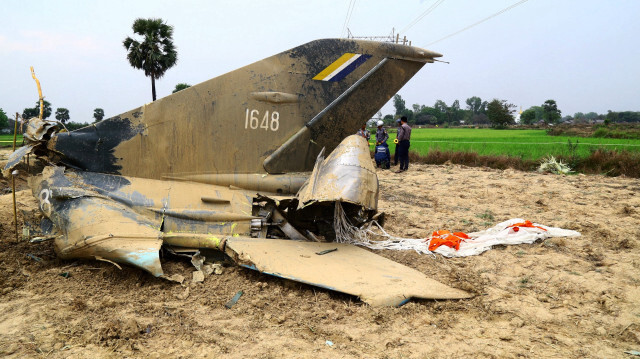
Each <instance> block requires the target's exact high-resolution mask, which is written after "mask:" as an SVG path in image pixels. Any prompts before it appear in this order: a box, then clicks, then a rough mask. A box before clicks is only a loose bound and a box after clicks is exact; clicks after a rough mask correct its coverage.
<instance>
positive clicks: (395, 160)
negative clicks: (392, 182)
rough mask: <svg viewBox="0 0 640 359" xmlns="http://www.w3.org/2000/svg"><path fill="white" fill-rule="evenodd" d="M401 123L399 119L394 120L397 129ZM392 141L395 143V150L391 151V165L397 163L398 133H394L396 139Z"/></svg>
mask: <svg viewBox="0 0 640 359" xmlns="http://www.w3.org/2000/svg"><path fill="white" fill-rule="evenodd" d="M401 125H402V123H401V122H400V119H397V120H396V126H398V130H400V126H401ZM393 143H395V144H396V150H395V151H394V153H393V165H394V166H395V165H397V164H398V133H396V139H395V140H394V141H393Z"/></svg>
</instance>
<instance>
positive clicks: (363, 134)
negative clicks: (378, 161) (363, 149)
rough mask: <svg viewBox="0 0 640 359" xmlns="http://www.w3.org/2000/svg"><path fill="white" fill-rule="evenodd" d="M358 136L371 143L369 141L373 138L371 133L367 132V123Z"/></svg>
mask: <svg viewBox="0 0 640 359" xmlns="http://www.w3.org/2000/svg"><path fill="white" fill-rule="evenodd" d="M356 135H358V136H362V137H364V138H365V139H366V140H367V142H369V139H370V138H371V133H369V131H368V130H367V124H366V123H365V124H364V125H362V128H360V129H359V130H358V132H357V133H356Z"/></svg>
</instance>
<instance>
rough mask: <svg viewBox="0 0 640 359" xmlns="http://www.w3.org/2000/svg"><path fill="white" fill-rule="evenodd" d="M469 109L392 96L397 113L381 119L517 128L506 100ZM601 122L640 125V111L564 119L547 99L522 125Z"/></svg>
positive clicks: (474, 100) (472, 101)
mask: <svg viewBox="0 0 640 359" xmlns="http://www.w3.org/2000/svg"><path fill="white" fill-rule="evenodd" d="M465 104H466V106H464V107H461V105H460V101H459V100H455V101H453V102H452V103H451V105H447V104H446V103H445V102H444V101H442V100H437V101H436V102H435V103H434V104H433V106H426V105H420V104H413V105H412V106H411V108H408V107H407V106H406V102H405V100H404V99H403V98H402V96H400V95H398V94H396V95H395V96H393V107H394V108H395V114H388V115H386V116H384V117H383V118H382V120H383V121H384V122H385V124H386V125H389V126H392V125H394V121H395V120H396V119H398V118H400V117H402V116H405V117H406V118H407V121H408V122H409V124H410V125H423V126H445V127H448V126H461V125H473V126H478V125H480V126H491V127H495V128H504V127H506V126H510V125H515V124H516V122H515V119H516V118H515V116H514V114H515V112H516V111H515V108H516V106H515V105H513V104H511V103H509V102H508V101H507V100H501V99H493V100H491V101H484V100H482V99H481V98H480V97H478V96H472V97H469V98H467V99H466V100H465ZM598 120H601V121H603V122H605V123H609V122H611V123H613V122H640V112H633V111H624V112H612V111H609V112H608V113H607V114H606V115H604V114H597V113H595V112H588V113H586V114H585V113H582V112H576V113H575V114H574V115H573V116H570V115H569V116H565V117H562V111H560V109H559V108H558V104H557V103H556V101H555V100H553V99H549V100H546V101H545V102H544V103H543V104H541V105H540V106H532V107H530V108H528V109H526V110H524V111H522V112H521V113H520V119H519V124H522V125H534V124H547V125H548V124H558V123H563V122H565V123H576V124H580V123H591V122H595V121H598Z"/></svg>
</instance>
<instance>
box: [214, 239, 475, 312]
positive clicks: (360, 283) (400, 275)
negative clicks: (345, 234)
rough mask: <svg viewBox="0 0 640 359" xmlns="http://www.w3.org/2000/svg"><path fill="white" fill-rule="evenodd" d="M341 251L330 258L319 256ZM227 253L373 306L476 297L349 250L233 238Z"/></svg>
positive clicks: (347, 247)
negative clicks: (411, 300)
mask: <svg viewBox="0 0 640 359" xmlns="http://www.w3.org/2000/svg"><path fill="white" fill-rule="evenodd" d="M335 248H337V250H335V251H332V252H329V253H327V254H325V255H318V254H316V253H321V252H322V251H326V250H331V249H335ZM226 253H227V254H228V255H229V256H231V257H232V258H233V259H234V260H235V261H236V262H237V263H239V264H240V265H241V266H243V267H247V268H251V269H255V270H258V271H260V272H262V273H266V274H271V275H274V276H277V277H281V278H286V279H291V280H294V281H296V282H302V283H307V284H311V285H314V286H318V287H323V288H327V289H330V290H335V291H339V292H343V293H347V294H351V295H355V296H357V297H360V299H362V300H363V301H364V302H366V303H368V304H370V305H372V306H399V305H402V304H404V303H405V302H406V301H408V300H409V299H411V298H425V299H462V298H469V297H471V295H470V294H469V293H467V292H464V291H462V290H459V289H455V288H451V287H449V286H446V285H444V284H442V283H440V282H437V281H435V280H432V279H429V278H427V277H426V276H425V275H424V274H422V273H420V272H418V271H416V270H414V269H411V268H408V267H405V266H403V265H401V264H399V263H396V262H393V261H391V260H388V259H386V258H383V257H381V256H378V255H376V254H373V253H371V252H369V251H367V250H365V249H362V248H358V247H356V246H352V245H348V244H342V243H315V242H302V241H289V240H277V239H264V238H246V237H233V238H229V239H228V240H227V245H226Z"/></svg>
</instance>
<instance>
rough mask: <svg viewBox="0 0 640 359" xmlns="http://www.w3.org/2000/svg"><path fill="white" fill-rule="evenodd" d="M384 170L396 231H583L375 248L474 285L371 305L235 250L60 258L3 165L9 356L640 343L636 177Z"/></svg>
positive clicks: (1, 233)
mask: <svg viewBox="0 0 640 359" xmlns="http://www.w3.org/2000/svg"><path fill="white" fill-rule="evenodd" d="M6 155H7V152H6V151H4V152H2V153H0V163H2V162H3V161H6ZM378 174H379V178H380V187H381V188H380V193H381V196H380V209H381V210H382V211H384V212H386V213H387V215H388V216H387V225H386V228H387V230H388V231H390V232H391V233H392V234H395V235H397V236H405V237H416V238H424V237H427V236H429V235H430V233H431V232H432V231H434V230H436V229H453V230H457V231H466V232H473V231H476V230H482V229H485V228H488V227H491V226H493V225H494V224H496V223H498V222H501V221H504V220H507V219H510V218H516V217H520V218H524V219H529V220H532V221H534V222H537V223H542V224H545V225H548V226H554V227H562V228H566V229H572V230H577V231H579V232H581V233H582V236H581V237H578V238H574V239H568V238H555V239H551V240H546V241H542V242H536V243H534V244H531V245H519V246H509V247H504V246H499V247H497V248H494V249H492V250H490V251H488V252H485V253H483V254H482V255H479V256H475V257H467V258H457V259H446V258H442V257H435V258H434V257H431V256H426V255H419V254H416V253H414V252H391V251H382V252H379V254H380V255H382V256H384V257H387V258H390V259H393V260H395V261H397V262H400V263H403V264H405V265H407V266H410V267H412V268H415V269H417V270H419V271H421V272H423V273H425V274H426V275H428V276H430V277H432V278H434V279H437V280H439V281H441V282H443V283H446V284H448V285H450V286H453V287H457V288H461V289H465V290H467V291H470V292H472V293H474V294H475V297H474V298H472V299H468V300H459V301H428V300H427V301H412V302H409V303H408V304H406V305H404V306H403V307H400V308H372V307H370V306H368V305H365V304H363V303H362V302H360V301H359V300H358V299H357V298H355V297H351V296H348V295H344V294H340V293H334V292H330V291H327V290H324V289H319V288H314V287H311V286H307V285H303V284H299V283H294V282H289V281H286V280H283V279H278V278H274V277H270V276H266V275H261V274H259V273H257V272H254V271H251V270H248V269H241V268H238V267H234V266H229V267H225V268H224V271H223V273H222V274H221V275H211V276H209V277H207V278H206V279H205V281H204V282H202V283H191V282H190V281H187V282H185V283H186V284H184V285H179V284H172V283H170V282H167V281H165V280H161V279H157V278H154V277H152V276H150V275H148V274H146V273H144V272H142V271H140V270H137V269H134V268H128V267H123V268H122V270H120V269H118V268H116V267H114V266H113V265H111V264H109V263H104V262H94V261H64V260H60V259H58V258H57V257H56V255H55V253H54V251H53V248H52V245H51V243H50V242H42V243H28V242H25V241H21V242H18V243H16V242H15V239H14V234H13V225H12V217H13V213H12V204H11V194H10V182H9V181H7V179H2V178H0V356H7V357H48V358H86V357H91V358H123V357H151V358H176V357H177V358H200V357H229V358H246V357H258V358H271V357H274V358H283V357H295V358H317V357H321V358H324V357H326V358H336V357H339V358H450V357H473V358H511V357H525V358H541V357H544V358H547V357H553V358H585V357H588V358H605V357H606V358H623V357H630V356H629V355H628V354H625V353H624V352H625V351H629V350H640V289H639V288H638V285H639V284H640V195H639V194H638V193H639V192H640V181H639V180H637V179H629V178H610V177H604V176H584V175H570V176H557V175H545V174H538V173H525V172H517V171H513V170H504V171H502V170H493V169H485V168H469V167H462V166H447V165H444V166H423V165H416V166H412V167H411V168H410V170H409V171H408V172H405V173H402V174H396V173H393V172H392V171H388V170H384V171H380V172H379V173H378ZM18 187H19V189H21V191H20V192H19V193H18V208H19V210H18V215H19V223H20V224H21V225H22V223H23V221H27V222H37V220H38V216H39V214H38V211H37V206H36V202H35V200H34V199H33V198H32V196H31V194H30V191H28V189H27V187H26V183H25V181H24V180H23V179H20V180H19V181H18ZM34 257H35V258H36V259H34ZM37 259H40V260H37ZM164 266H165V268H168V269H170V270H171V272H180V273H182V274H183V275H184V276H185V277H187V278H191V272H193V271H194V269H193V267H192V266H191V264H190V263H189V262H188V261H187V260H182V259H180V258H166V261H165V263H164ZM239 290H242V291H244V295H243V296H242V297H241V298H240V300H239V301H238V303H237V304H236V305H235V306H234V307H233V308H232V309H226V308H225V306H224V304H225V303H226V302H227V301H229V300H230V299H231V298H232V297H233V296H234V294H236V292H238V291H239Z"/></svg>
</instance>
